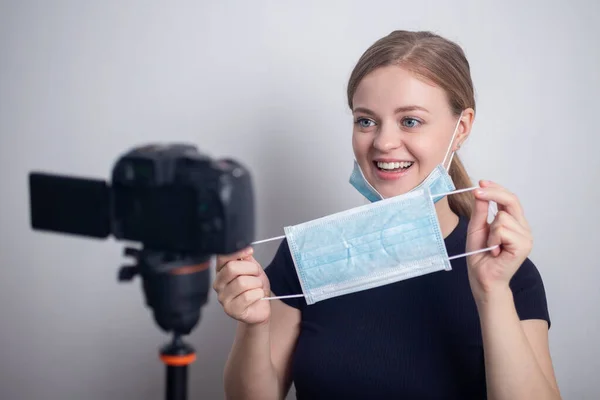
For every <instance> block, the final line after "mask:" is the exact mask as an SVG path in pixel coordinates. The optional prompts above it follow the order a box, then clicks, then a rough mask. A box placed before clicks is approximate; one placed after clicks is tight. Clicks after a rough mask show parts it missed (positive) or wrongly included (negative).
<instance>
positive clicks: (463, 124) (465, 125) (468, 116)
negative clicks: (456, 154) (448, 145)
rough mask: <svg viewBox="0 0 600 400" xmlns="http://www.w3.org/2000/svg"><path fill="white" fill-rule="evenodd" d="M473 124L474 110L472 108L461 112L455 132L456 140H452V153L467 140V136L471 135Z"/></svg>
mask: <svg viewBox="0 0 600 400" xmlns="http://www.w3.org/2000/svg"><path fill="white" fill-rule="evenodd" d="M473 122H475V110H473V109H472V108H466V109H465V110H464V111H463V113H462V117H461V118H460V123H459V124H458V131H457V132H456V138H455V139H454V146H453V151H457V150H458V149H459V148H460V147H461V146H462V145H463V144H464V142H465V141H466V140H467V138H468V137H469V134H470V133H471V128H472V127H473Z"/></svg>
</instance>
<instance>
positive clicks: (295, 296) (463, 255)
mask: <svg viewBox="0 0 600 400" xmlns="http://www.w3.org/2000/svg"><path fill="white" fill-rule="evenodd" d="M496 247H500V245H498V244H497V245H495V246H492V247H486V248H485V249H479V250H474V251H470V252H468V253H463V254H458V255H456V256H452V257H448V260H454V259H455V258H461V257H467V256H470V255H473V254H477V253H483V252H486V251H490V250H493V249H495V248H496ZM297 297H306V296H305V295H303V294H290V295H287V296H271V297H263V298H262V299H261V300H278V299H292V298H297Z"/></svg>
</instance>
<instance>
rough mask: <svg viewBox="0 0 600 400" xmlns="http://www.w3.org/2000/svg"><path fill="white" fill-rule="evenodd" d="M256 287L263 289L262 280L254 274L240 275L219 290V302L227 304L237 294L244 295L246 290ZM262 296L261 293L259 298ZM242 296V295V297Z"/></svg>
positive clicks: (252, 289)
mask: <svg viewBox="0 0 600 400" xmlns="http://www.w3.org/2000/svg"><path fill="white" fill-rule="evenodd" d="M256 289H260V290H261V291H263V282H262V280H260V279H259V278H257V277H256V276H250V275H241V276H238V277H237V278H235V279H234V280H233V281H231V282H230V283H229V284H228V285H226V286H225V287H224V288H223V290H221V291H219V295H218V298H219V302H220V303H221V304H227V303H229V302H231V301H232V300H234V299H235V298H237V297H239V296H247V295H244V293H246V292H251V291H254V290H256ZM263 296H264V292H263V295H261V298H262V297H263ZM242 298H243V297H242Z"/></svg>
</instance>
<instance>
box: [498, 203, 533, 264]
mask: <svg viewBox="0 0 600 400" xmlns="http://www.w3.org/2000/svg"><path fill="white" fill-rule="evenodd" d="M496 245H501V246H502V247H501V248H500V247H498V248H495V249H492V250H491V254H492V256H494V257H496V256H498V255H499V254H500V253H501V252H502V251H507V252H508V253H510V254H512V255H513V256H521V255H523V254H527V253H529V251H530V250H531V248H532V247H533V240H532V237H531V235H530V234H529V231H528V230H527V229H526V228H524V227H523V226H522V225H521V224H520V223H519V222H518V221H517V220H516V219H515V218H514V217H513V216H512V215H510V214H509V213H508V212H506V211H499V212H498V215H496V218H495V219H494V221H493V222H492V224H491V225H490V234H489V236H488V240H487V246H488V247H492V246H496Z"/></svg>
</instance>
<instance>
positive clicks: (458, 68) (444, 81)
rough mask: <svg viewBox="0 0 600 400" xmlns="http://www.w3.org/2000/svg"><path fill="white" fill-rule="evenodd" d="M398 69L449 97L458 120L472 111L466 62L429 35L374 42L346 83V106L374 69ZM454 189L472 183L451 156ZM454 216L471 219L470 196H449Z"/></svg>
mask: <svg viewBox="0 0 600 400" xmlns="http://www.w3.org/2000/svg"><path fill="white" fill-rule="evenodd" d="M388 65H398V66H402V67H403V68H406V69H408V70H409V71H411V72H413V73H415V74H417V75H419V76H421V77H423V78H425V79H427V80H429V81H431V82H433V83H434V84H436V85H438V86H439V87H441V88H442V89H443V90H444V91H445V92H446V95H447V97H448V103H449V106H450V108H451V110H452V112H453V113H454V114H455V115H456V116H457V117H458V116H459V115H460V114H461V112H462V111H463V110H465V109H466V108H469V107H470V108H472V109H473V110H475V95H474V89H473V82H472V80H471V71H470V66H469V62H468V61H467V58H466V57H465V54H464V52H463V50H462V49H461V48H460V46H458V45H457V44H456V43H454V42H451V41H449V40H447V39H445V38H443V37H441V36H439V35H436V34H434V33H431V32H426V31H421V32H411V31H402V30H398V31H394V32H392V33H390V34H389V35H387V36H385V37H383V38H381V39H379V40H377V41H376V42H375V43H374V44H373V45H371V47H369V48H368V49H367V50H366V51H365V52H364V53H363V55H362V56H361V57H360V59H359V60H358V63H357V64H356V66H355V67H354V70H353V71H352V74H351V75H350V79H349V82H348V93H347V95H348V105H349V107H350V109H352V98H353V96H354V92H355V91H356V88H357V87H358V85H359V83H360V81H361V80H362V79H363V78H364V77H365V76H366V75H367V74H369V73H370V72H372V71H374V70H375V69H377V68H380V67H384V66H388ZM449 174H450V176H451V177H452V180H453V181H454V185H455V186H456V188H457V189H464V188H467V187H470V186H472V183H471V179H470V178H469V175H468V174H467V171H466V169H465V167H464V165H463V163H462V162H461V161H460V158H459V157H458V155H456V154H455V155H454V158H453V160H452V165H451V167H450V171H449ZM448 202H449V204H450V208H451V209H452V211H453V212H455V213H456V214H458V215H462V216H470V215H471V209H472V204H473V194H472V193H471V192H462V193H457V194H453V195H452V196H448Z"/></svg>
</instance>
